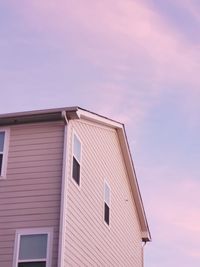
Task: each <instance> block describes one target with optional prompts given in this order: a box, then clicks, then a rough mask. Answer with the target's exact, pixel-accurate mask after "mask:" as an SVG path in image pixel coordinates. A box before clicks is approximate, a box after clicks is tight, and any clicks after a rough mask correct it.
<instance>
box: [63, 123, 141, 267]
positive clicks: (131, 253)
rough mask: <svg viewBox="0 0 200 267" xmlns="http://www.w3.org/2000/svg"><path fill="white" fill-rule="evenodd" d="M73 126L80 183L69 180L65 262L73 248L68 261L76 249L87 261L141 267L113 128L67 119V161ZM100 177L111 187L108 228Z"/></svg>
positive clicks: (136, 229) (129, 195)
mask: <svg viewBox="0 0 200 267" xmlns="http://www.w3.org/2000/svg"><path fill="white" fill-rule="evenodd" d="M73 130H74V131H75V132H76V134H77V135H78V137H79V138H80V140H81V142H82V162H81V187H80V190H79V189H78V188H77V186H76V185H75V184H74V183H73V182H72V180H71V179H70V180H69V189H68V199H67V201H68V202H67V218H66V224H67V226H66V227H67V229H68V231H67V233H66V238H65V240H66V252H65V260H66V262H67V260H68V257H69V254H71V252H72V251H73V255H74V256H73V257H72V259H71V263H72V266H76V264H75V261H76V260H77V259H79V251H80V250H81V251H82V254H84V257H85V260H86V265H88V266H96V265H98V263H99V265H100V266H120V267H121V266H127V267H131V266H137V267H142V247H141V243H142V242H141V231H140V225H139V221H138V216H137V213H136V209H135V206H134V205H135V204H134V200H133V197H132V193H131V190H130V184H129V180H128V177H127V172H126V168H125V164H124V160H123V156H122V152H121V148H120V144H119V140H118V135H117V133H116V131H115V130H114V129H112V130H111V129H110V128H108V127H99V126H98V124H95V123H88V122H86V121H83V120H78V121H71V122H70V142H69V146H68V151H69V153H70V156H69V161H68V164H69V166H71V164H72V162H71V159H72V154H71V152H72V133H73ZM68 175H69V177H70V176H71V173H70V171H69V172H68ZM105 180H106V181H107V182H108V183H109V185H110V187H111V213H110V214H111V216H110V226H109V227H108V226H107V225H106V224H105V223H104V221H103V197H104V195H103V194H104V192H103V190H104V181H105ZM68 242H70V244H68ZM72 244H73V246H72ZM70 246H71V248H70ZM69 249H71V250H70V251H68V250H69ZM91 260H92V261H93V262H94V264H93V265H91ZM83 266H84V265H83Z"/></svg>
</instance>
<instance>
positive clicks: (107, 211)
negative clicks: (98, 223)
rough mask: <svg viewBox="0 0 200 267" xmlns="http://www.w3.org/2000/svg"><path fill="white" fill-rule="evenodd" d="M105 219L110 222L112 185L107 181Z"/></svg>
mask: <svg viewBox="0 0 200 267" xmlns="http://www.w3.org/2000/svg"><path fill="white" fill-rule="evenodd" d="M104 221H105V222H106V223H107V225H109V224H110V187H109V185H108V183H107V182H105V183H104Z"/></svg>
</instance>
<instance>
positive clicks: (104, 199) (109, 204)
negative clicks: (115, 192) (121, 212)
mask: <svg viewBox="0 0 200 267" xmlns="http://www.w3.org/2000/svg"><path fill="white" fill-rule="evenodd" d="M106 186H107V187H108V188H109V203H107V201H106V197H105V196H106V194H105V188H106ZM105 203H106V204H107V206H108V208H109V224H108V223H107V222H106V221H105V217H104V215H105ZM103 221H104V224H105V225H106V226H107V227H110V224H111V188H110V185H109V183H108V182H107V180H104V188H103Z"/></svg>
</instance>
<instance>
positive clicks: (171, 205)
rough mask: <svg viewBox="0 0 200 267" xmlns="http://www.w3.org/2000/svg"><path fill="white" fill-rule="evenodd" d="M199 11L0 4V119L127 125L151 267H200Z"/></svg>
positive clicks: (52, 2)
mask: <svg viewBox="0 0 200 267" xmlns="http://www.w3.org/2000/svg"><path fill="white" fill-rule="evenodd" d="M199 70H200V2H199V1H198V0H166V1H161V0H123V1H119V0H101V1H98V0H97V1H93V0H84V1H81V0H48V1H47V0H42V1H41V0H32V1H31V0H18V1H14V0H1V1H0V95H1V98H0V103H1V104H0V113H8V112H16V111H26V110H35V109H45V108H56V107H63V106H77V105H78V106H81V107H83V108H86V109H89V110H91V111H94V112H97V113H100V114H102V115H105V116H108V117H110V118H112V119H116V120H118V121H121V122H123V123H125V126H126V131H127V135H128V139H129V144H130V148H131V152H132V156H133V160H134V164H135V169H136V172H137V177H138V182H139V185H140V190H141V193H142V197H143V202H144V206H145V210H146V214H147V218H148V223H149V227H150V230H151V234H152V242H151V243H148V244H147V245H146V246H145V267H161V266H162V267H169V266H170V267H177V266H181V267H188V266H189V267H199V264H200V243H199V238H200V177H199V174H200V173H199V159H200V139H199V136H200V120H199V117H200V105H199V102H200V76H199V75H200V74H199Z"/></svg>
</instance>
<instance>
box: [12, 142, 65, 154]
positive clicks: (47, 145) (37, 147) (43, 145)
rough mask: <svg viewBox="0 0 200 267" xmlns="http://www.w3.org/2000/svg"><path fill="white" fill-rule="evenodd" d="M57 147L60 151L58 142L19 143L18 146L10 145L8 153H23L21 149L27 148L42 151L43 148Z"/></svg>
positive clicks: (25, 149)
mask: <svg viewBox="0 0 200 267" xmlns="http://www.w3.org/2000/svg"><path fill="white" fill-rule="evenodd" d="M52 148H54V149H57V150H59V149H60V151H62V148H63V146H62V144H60V142H58V143H41V144H30V145H23V146H22V145H20V146H16V145H14V146H10V150H9V153H13V152H18V151H21V152H22V153H23V151H27V150H38V151H39V152H40V151H42V150H43V149H52Z"/></svg>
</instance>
